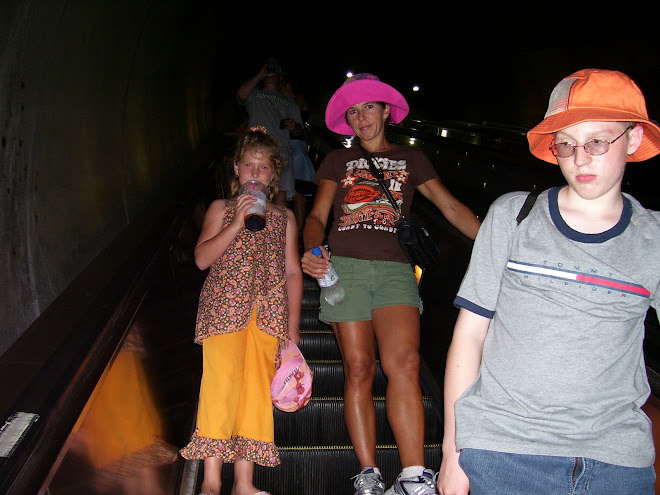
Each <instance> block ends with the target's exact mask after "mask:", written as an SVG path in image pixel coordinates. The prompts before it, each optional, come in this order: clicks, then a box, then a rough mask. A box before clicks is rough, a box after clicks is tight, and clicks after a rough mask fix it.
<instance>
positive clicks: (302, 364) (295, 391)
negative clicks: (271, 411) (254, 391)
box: [270, 340, 314, 412]
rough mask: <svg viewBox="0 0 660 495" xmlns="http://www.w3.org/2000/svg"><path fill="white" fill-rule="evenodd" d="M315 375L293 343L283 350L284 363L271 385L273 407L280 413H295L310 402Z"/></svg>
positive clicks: (290, 342)
mask: <svg viewBox="0 0 660 495" xmlns="http://www.w3.org/2000/svg"><path fill="white" fill-rule="evenodd" d="M313 376H314V373H313V372H312V370H311V368H310V367H309V365H308V364H307V361H305V358H304V356H303V355H302V353H301V352H300V349H298V346H297V345H296V344H294V343H293V341H291V340H289V341H287V344H286V347H284V349H282V362H281V364H280V366H279V368H278V369H277V372H276V373H275V377H274V378H273V381H272V383H271V384H270V396H271V397H272V399H273V405H274V406H275V407H276V408H278V409H279V410H280V411H285V412H295V411H298V410H300V409H302V408H303V407H305V405H306V404H307V403H308V402H309V399H310V398H311V396H312V379H313Z"/></svg>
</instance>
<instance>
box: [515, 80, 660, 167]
mask: <svg viewBox="0 0 660 495" xmlns="http://www.w3.org/2000/svg"><path fill="white" fill-rule="evenodd" d="M587 121H602V122H636V123H638V124H640V125H642V126H643V127H644V137H643V138H642V144H641V145H640V147H639V149H638V150H637V151H636V152H635V153H633V154H632V155H630V156H629V157H628V161H631V162H641V161H643V160H648V159H649V158H652V157H654V156H655V155H657V154H658V153H660V127H658V125H657V124H656V123H654V122H652V121H650V120H649V117H648V113H647V112H646V102H645V100H644V95H643V94H642V92H641V90H640V89H639V88H638V87H637V85H636V84H635V83H634V82H633V80H632V79H630V78H629V77H628V76H627V75H625V74H623V73H622V72H618V71H613V70H602V69H583V70H580V71H578V72H575V73H574V74H571V75H570V76H568V77H566V78H564V79H563V80H562V81H561V82H560V83H559V84H557V86H555V89H554V90H553V91H552V94H551V95H550V103H549V105H548V110H547V112H546V113H545V117H544V119H543V121H542V122H541V123H540V124H538V125H537V126H536V127H534V128H532V129H531V130H530V131H529V132H528V133H527V141H528V142H529V150H530V151H531V152H532V154H533V155H534V156H535V157H537V158H540V159H541V160H543V161H546V162H549V163H554V164H556V163H557V159H556V158H555V156H554V155H553V154H552V152H551V151H550V145H551V144H552V140H553V138H554V134H555V132H557V131H560V130H562V129H566V128H567V127H570V126H572V125H575V124H579V123H581V122H587Z"/></svg>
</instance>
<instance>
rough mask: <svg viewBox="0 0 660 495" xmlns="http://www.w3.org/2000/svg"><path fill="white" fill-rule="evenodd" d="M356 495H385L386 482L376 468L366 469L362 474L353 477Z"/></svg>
mask: <svg viewBox="0 0 660 495" xmlns="http://www.w3.org/2000/svg"><path fill="white" fill-rule="evenodd" d="M353 479H354V480H355V481H354V482H353V487H354V488H355V495H383V492H384V491H385V482H384V481H383V478H381V476H380V474H378V473H377V472H376V471H374V468H370V467H369V468H365V469H364V470H363V471H362V472H361V473H360V474H357V475H355V476H353Z"/></svg>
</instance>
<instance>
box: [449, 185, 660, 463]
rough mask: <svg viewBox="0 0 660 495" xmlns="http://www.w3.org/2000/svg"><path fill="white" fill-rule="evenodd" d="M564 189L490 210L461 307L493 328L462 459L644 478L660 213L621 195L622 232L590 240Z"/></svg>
mask: <svg viewBox="0 0 660 495" xmlns="http://www.w3.org/2000/svg"><path fill="white" fill-rule="evenodd" d="M559 189H560V188H554V189H550V190H549V191H546V192H543V193H541V194H540V195H539V197H538V199H537V201H536V204H535V205H534V208H533V209H532V211H531V212H530V214H529V216H528V217H527V218H526V219H525V220H523V222H522V223H521V224H520V225H519V226H516V220H515V219H516V216H517V214H518V211H519V210H520V208H521V206H522V204H523V202H524V200H525V197H526V195H527V193H524V192H517V193H509V194H506V195H504V196H502V197H501V198H499V199H497V200H496V201H495V202H494V203H493V205H492V206H491V208H490V210H489V212H488V215H487V216H486V218H485V220H484V223H483V225H482V227H481V228H480V230H479V234H478V236H477V239H476V241H475V245H474V249H473V253H472V259H471V261H470V265H469V267H468V271H467V273H466V275H465V278H464V280H463V282H462V284H461V287H460V289H459V292H458V295H457V297H456V300H455V304H456V305H457V306H459V307H463V308H465V309H468V310H470V311H472V312H474V313H477V314H480V315H482V316H485V317H488V318H491V323H490V327H489V329H488V334H487V336H486V340H485V343H484V349H483V356H482V362H481V367H480V371H479V376H478V378H477V380H476V381H475V383H473V384H472V385H471V386H470V387H469V388H468V389H467V390H466V391H465V393H464V394H463V395H462V396H461V397H460V398H459V400H458V401H457V402H456V405H455V412H456V445H457V448H458V449H462V448H477V449H486V450H493V451H500V452H512V453H518V454H538V455H553V456H567V457H588V458H592V459H596V460H599V461H602V462H606V463H609V464H616V465H621V466H631V467H647V466H651V465H652V464H653V462H654V457H655V451H654V447H653V437H652V431H651V421H650V420H649V419H648V417H647V416H646V415H645V414H644V413H643V412H642V411H641V409H640V408H641V406H642V405H643V404H644V403H645V401H646V399H647V397H648V395H649V393H650V387H649V384H648V380H647V376H646V367H645V364H644V356H643V349H642V344H643V339H644V319H645V316H646V312H647V310H648V308H649V305H651V306H653V307H654V308H656V309H657V308H658V300H659V292H658V290H659V284H660V256H658V253H660V213H658V212H653V211H650V210H646V209H645V208H643V207H642V205H640V204H639V202H637V201H636V200H635V199H634V198H632V197H631V196H628V195H624V211H623V214H622V216H621V219H620V220H619V222H618V224H617V225H616V226H615V227H613V228H612V229H610V230H608V231H606V232H604V233H601V234H582V233H579V232H576V231H575V230H573V229H571V228H570V227H569V226H568V225H567V224H566V223H565V222H564V221H563V219H562V218H561V214H560V213H559V209H558V206H557V196H558V192H559Z"/></svg>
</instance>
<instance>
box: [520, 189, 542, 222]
mask: <svg viewBox="0 0 660 495" xmlns="http://www.w3.org/2000/svg"><path fill="white" fill-rule="evenodd" d="M538 195H539V192H538V191H532V192H530V193H529V194H528V195H527V198H525V202H524V203H523V205H522V208H520V211H519V212H518V216H517V217H516V222H518V225H520V222H522V221H523V220H524V219H525V217H527V215H529V212H530V211H531V210H532V207H533V206H534V202H535V201H536V198H537V197H538Z"/></svg>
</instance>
